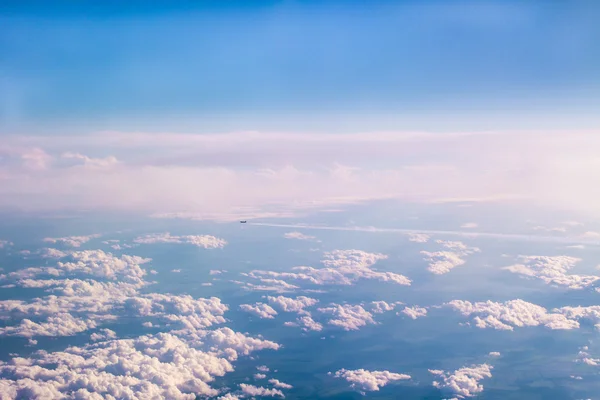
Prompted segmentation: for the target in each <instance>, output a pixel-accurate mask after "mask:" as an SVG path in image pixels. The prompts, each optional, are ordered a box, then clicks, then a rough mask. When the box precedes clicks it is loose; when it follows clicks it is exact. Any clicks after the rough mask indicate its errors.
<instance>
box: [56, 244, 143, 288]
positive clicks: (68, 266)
mask: <svg viewBox="0 0 600 400" xmlns="http://www.w3.org/2000/svg"><path fill="white" fill-rule="evenodd" d="M70 257H71V259H72V261H70V262H60V261H59V262H58V267H59V268H60V269H63V270H64V271H67V272H70V273H83V274H87V275H92V276H96V277H101V278H106V279H111V280H116V279H125V280H128V281H132V282H141V281H142V280H143V277H144V275H146V271H145V270H143V269H142V268H141V267H140V265H141V264H145V263H148V262H150V261H151V259H150V258H142V257H138V256H129V255H122V256H120V257H116V256H113V255H112V254H111V253H105V252H104V251H102V250H84V251H74V252H72V253H71V254H70Z"/></svg>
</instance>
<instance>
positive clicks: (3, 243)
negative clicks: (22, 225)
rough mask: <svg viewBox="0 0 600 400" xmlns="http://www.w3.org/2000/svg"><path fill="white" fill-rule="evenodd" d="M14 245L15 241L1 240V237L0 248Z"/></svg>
mask: <svg viewBox="0 0 600 400" xmlns="http://www.w3.org/2000/svg"><path fill="white" fill-rule="evenodd" d="M12 245H13V243H12V242H9V241H8V240H1V239H0V249H3V248H5V247H8V246H12Z"/></svg>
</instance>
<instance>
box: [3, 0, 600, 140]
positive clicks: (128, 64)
mask: <svg viewBox="0 0 600 400" xmlns="http://www.w3.org/2000/svg"><path fill="white" fill-rule="evenodd" d="M119 3H120V2H111V1H108V2H105V1H103V2H100V1H83V2H78V3H77V4H76V5H75V4H74V3H73V2H63V1H56V2H35V1H34V2H13V1H4V2H2V4H1V5H0V21H1V24H2V30H0V53H1V54H2V58H1V59H0V92H1V93H2V95H1V97H0V118H1V123H0V129H1V132H2V133H7V132H19V133H29V132H32V131H35V132H38V133H48V132H57V131H58V132H66V131H68V132H71V133H83V132H90V131H94V130H98V129H126V130H139V129H142V130H145V131H149V130H171V131H173V130H174V131H178V132H186V133H206V132H211V131H213V132H214V131H217V132H223V131H228V130H254V129H258V130H266V129H267V130H273V129H275V130H284V131H299V130H312V131H319V130H321V131H322V130H326V131H336V132H347V131H349V130H360V131H363V130H370V129H385V130H389V129H394V130H402V129H412V130H415V129H417V130H418V129H427V130H436V131H453V130H462V129H471V130H472V129H477V130H481V129H483V130H490V129H511V130H514V129H519V128H526V129H536V128H537V129H557V128H559V129H573V128H577V129H591V128H597V127H598V122H599V119H598V117H597V116H596V115H595V114H596V113H595V111H596V110H597V109H598V106H599V105H600V95H599V94H598V93H599V89H600V82H599V79H600V72H599V71H600V49H598V46H597V45H596V43H597V42H598V40H600V28H598V26H597V23H596V22H597V18H598V16H599V15H600V14H599V13H600V7H599V6H598V4H597V2H594V1H577V2H550V3H546V2H543V3H542V2H533V1H428V2H422V1H409V0H407V1H369V2H362V1H332V2H318V1H249V2H240V1H229V2H217V1H201V2H187V1H184V2H164V1H158V2H138V1H133V2H128V4H127V5H125V6H124V5H122V4H119Z"/></svg>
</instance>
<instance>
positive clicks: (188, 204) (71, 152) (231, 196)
mask: <svg viewBox="0 0 600 400" xmlns="http://www.w3.org/2000/svg"><path fill="white" fill-rule="evenodd" d="M599 151H600V135H598V134H597V133H594V132H589V133H519V134H511V133H497V134H450V133H444V134H427V133H402V132H387V133H372V134H336V135H333V134H304V135H298V134H278V133H277V134H276V133H255V132H246V133H231V134H218V135H216V134H213V135H194V134H188V135H182V134H144V133H118V132H103V133H98V134H92V135H78V136H53V137H42V136H18V137H17V136H2V138H1V139H0V207H17V208H21V209H24V210H36V211H37V210H54V209H69V208H72V209H104V210H110V209H120V210H137V211H143V212H152V213H173V212H184V213H202V214H201V216H202V217H207V218H224V217H223V216H224V215H229V216H230V217H231V214H232V213H234V214H235V213H236V212H237V213H238V214H245V215H248V214H253V213H255V214H261V213H264V212H266V211H268V210H273V209H275V210H276V211H277V212H278V213H279V214H281V213H285V212H293V211H294V210H296V209H298V208H302V207H308V206H312V207H315V206H326V205H329V204H332V203H344V202H352V201H358V200H368V199H378V198H401V199H405V200H410V201H439V200H443V199H456V198H475V199H506V198H511V199H514V198H518V199H521V200H523V201H528V202H531V203H532V204H544V205H551V206H557V207H561V208H571V209H573V210H578V211H581V210H583V211H584V212H587V213H589V214H594V215H600V208H599V207H598V205H597V203H596V202H595V201H594V200H593V199H596V198H598V197H600V188H598V187H597V185H593V184H592V183H593V182H597V181H600V161H599V160H598V159H597V156H596V155H597V154H598V153H599ZM374 160H376V161H374ZM267 205H269V207H268V208H267V207H266V206H267ZM275 205H286V206H285V207H283V208H282V207H281V206H280V207H275ZM284 211H285V212H284ZM236 217H237V216H233V217H232V218H236Z"/></svg>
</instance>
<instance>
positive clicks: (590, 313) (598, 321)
mask: <svg viewBox="0 0 600 400" xmlns="http://www.w3.org/2000/svg"><path fill="white" fill-rule="evenodd" d="M552 311H554V312H559V313H561V314H563V315H564V316H565V317H567V318H569V319H577V320H580V319H585V320H588V321H590V322H591V323H593V324H595V327H596V329H598V330H600V306H587V307H582V306H578V307H561V308H555V309H554V310H552Z"/></svg>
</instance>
